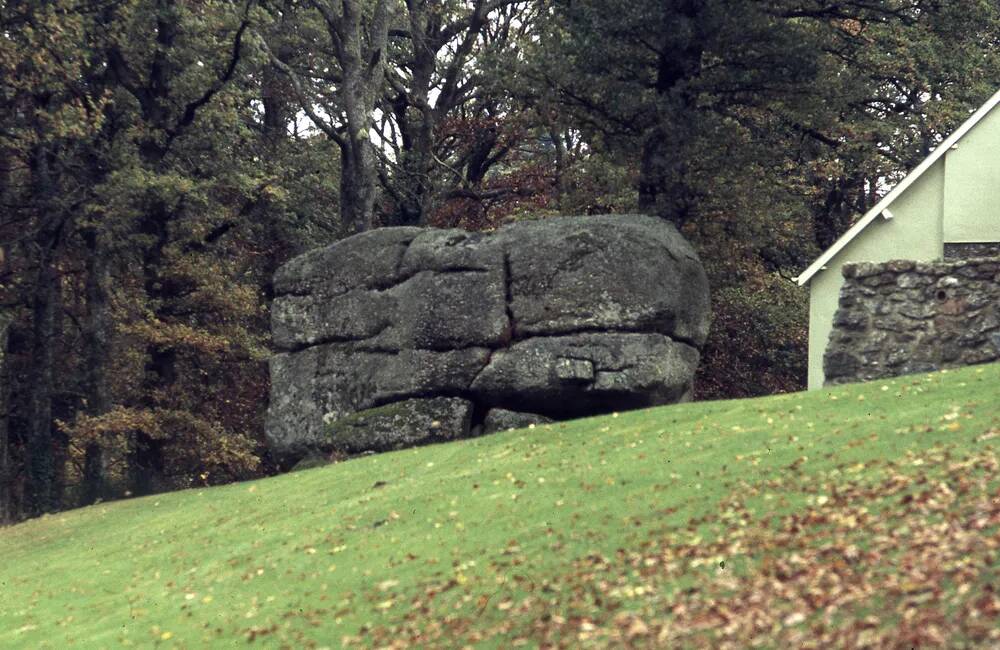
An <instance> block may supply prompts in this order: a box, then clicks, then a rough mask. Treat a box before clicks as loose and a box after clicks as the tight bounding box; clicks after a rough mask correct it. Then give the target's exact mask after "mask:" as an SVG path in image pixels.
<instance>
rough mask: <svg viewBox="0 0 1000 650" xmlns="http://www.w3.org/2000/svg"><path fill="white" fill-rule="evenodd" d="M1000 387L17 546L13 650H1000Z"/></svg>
mask: <svg viewBox="0 0 1000 650" xmlns="http://www.w3.org/2000/svg"><path fill="white" fill-rule="evenodd" d="M998 398H1000V366H997V365H994V366H982V367H977V368H970V369H966V370H962V371H959V372H949V373H941V374H933V375H921V376H914V377H906V378H901V379H897V380H893V381H886V382H878V383H874V384H867V385H857V386H847V387H842V388H838V389H833V390H829V391H820V392H815V393H799V394H792V395H785V396H778V397H772V398H766V399H759V400H743V401H732V402H711V403H699V404H690V405H683V406H676V407H666V408H658V409H651V410H647V411H638V412H632V413H623V414H621V415H615V416H608V417H600V418H591V419H587V420H580V421H575V422H570V423H563V424H558V425H552V426H540V427H537V428H535V429H533V430H522V431H516V432H509V433H505V434H499V435H495V436H490V437H484V438H480V439H476V440H470V441H464V442H458V443H453V444H447V445H438V446H432V447H425V448H421V449H413V450H406V451H402V452H398V453H393V454H386V455H380V456H371V457H366V458H362V459H357V460H352V461H348V462H344V463H340V464H337V465H332V466H329V467H325V468H320V469H315V470H310V471H305V472H298V473H294V474H289V475H285V476H281V477H277V478H273V479H268V480H263V481H258V482H254V483H243V484H239V485H231V486H227V487H222V488H214V489H203V490H188V491H185V492H179V493H174V494H167V495H161V496H157V497H152V498H144V499H135V500H131V501H125V502H120V503H113V504H101V505H98V506H95V507H91V508H86V509H82V510H78V511H73V512H68V513H64V514H60V515H56V516H50V517H44V518H42V519H40V520H35V521H31V522H28V523H26V524H23V525H20V526H17V527H14V528H8V529H5V530H0V558H2V563H0V594H2V597H0V647H4V648H8V647H26V648H44V647H51V648H62V647H67V646H71V647H86V648H91V647H93V648H99V647H118V646H121V645H134V646H141V647H153V646H159V647H165V648H166V647H180V648H199V647H213V646H232V645H233V644H234V642H236V643H237V644H238V645H244V644H245V643H246V642H247V641H250V642H253V643H255V644H257V645H260V646H261V647H278V646H281V645H284V646H287V647H296V648H298V647H326V646H328V647H341V646H342V645H344V644H347V645H352V644H357V645H359V646H368V645H395V646H399V647H403V646H407V645H419V646H461V645H463V644H470V645H478V646H481V647H510V646H512V645H513V646H517V645H525V646H528V647H536V646H539V645H565V646H573V647H579V646H584V647H586V646H609V645H613V646H620V645H623V644H629V645H635V646H658V647H676V646H706V647H707V646H711V647H725V646H726V645H727V644H731V645H732V646H734V647H744V646H746V645H748V644H749V643H750V642H758V643H762V644H764V645H768V646H774V647H803V646H809V645H812V646H814V647H821V648H826V647H836V646H858V645H863V644H869V645H873V646H889V647H910V646H912V645H942V646H948V647H959V646H962V645H983V644H987V645H988V644H997V643H1000V632H998V631H997V629H996V621H997V620H998V616H1000V594H998V588H1000V583H998V581H997V565H998V555H997V554H998V546H1000V531H998V529H1000V490H998V488H1000V473H998V469H1000V460H998V456H1000V454H998V443H1000V399H998Z"/></svg>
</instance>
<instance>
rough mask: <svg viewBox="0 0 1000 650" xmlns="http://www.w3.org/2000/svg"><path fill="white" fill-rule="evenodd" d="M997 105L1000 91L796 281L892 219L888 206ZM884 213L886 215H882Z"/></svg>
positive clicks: (802, 282)
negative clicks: (874, 226)
mask: <svg viewBox="0 0 1000 650" xmlns="http://www.w3.org/2000/svg"><path fill="white" fill-rule="evenodd" d="M997 104H1000V91H998V92H996V93H995V94H994V95H993V96H992V97H990V99H989V100H988V101H987V102H986V103H985V104H983V105H982V106H980V107H979V110H977V111H976V112H975V113H973V114H972V115H971V116H970V117H969V119H967V120H966V121H965V123H964V124H962V126H960V127H958V130H956V131H955V132H954V133H952V134H951V135H949V136H948V137H947V138H945V140H944V141H943V142H942V143H941V144H939V145H938V146H937V147H936V148H935V149H934V151H932V152H931V154H930V155H929V156H928V157H927V158H926V159H924V161H923V162H921V163H920V164H919V165H917V167H916V168H915V169H914V170H913V171H911V172H910V173H909V174H907V175H906V177H905V178H904V179H903V180H901V181H900V182H899V183H898V184H897V185H896V186H895V187H894V188H892V190H891V191H890V192H889V193H888V194H886V195H885V196H884V197H882V199H881V200H880V201H879V202H878V203H876V204H875V206H874V207H873V208H872V209H871V210H869V211H868V212H866V213H865V214H864V216H862V217H861V219H859V220H858V221H857V223H855V224H854V225H853V226H851V227H850V229H848V231H847V232H845V233H844V234H843V235H841V236H840V239H838V240H837V241H835V242H834V243H833V245H832V246H830V248H828V249H826V250H825V251H823V254H822V255H820V256H819V257H817V258H816V261H814V262H813V263H812V264H810V265H809V267H808V268H807V269H806V270H805V271H803V272H802V273H800V274H799V276H798V277H797V278H795V281H796V282H798V284H799V286H800V287H801V286H805V284H806V283H807V282H809V280H811V279H812V277H813V276H814V275H816V274H817V273H819V272H820V271H821V270H823V268H824V267H826V266H827V264H828V263H829V262H830V260H832V259H833V258H834V257H836V256H837V254H838V253H839V252H840V251H842V250H843V249H844V248H845V247H846V246H847V245H848V244H850V243H851V242H852V241H853V240H854V238H855V237H857V236H858V235H860V234H861V232H862V231H863V230H864V229H865V228H867V227H868V225H869V224H871V222H873V221H875V219H876V218H878V217H879V215H882V216H883V217H884V218H886V219H891V218H892V213H891V212H889V206H890V205H892V202H893V201H895V200H896V199H897V198H899V196H900V195H901V194H903V192H905V191H906V190H907V189H908V188H909V187H910V186H911V185H913V184H914V183H915V182H916V181H917V179H919V178H920V177H921V176H923V175H924V172H926V171H927V170H928V169H930V168H931V167H932V166H933V165H934V163H936V162H937V161H938V160H939V159H940V158H941V157H942V156H944V155H945V153H947V152H948V150H949V149H951V148H952V147H954V146H955V145H957V144H958V141H959V140H961V139H962V138H963V137H964V136H965V134H966V133H968V132H969V131H971V130H972V129H973V128H974V127H975V126H976V125H977V124H979V122H980V121H982V119H983V118H984V117H986V116H987V115H989V113H990V111H992V110H993V109H994V108H995V107H996V106H997ZM883 213H885V214H883Z"/></svg>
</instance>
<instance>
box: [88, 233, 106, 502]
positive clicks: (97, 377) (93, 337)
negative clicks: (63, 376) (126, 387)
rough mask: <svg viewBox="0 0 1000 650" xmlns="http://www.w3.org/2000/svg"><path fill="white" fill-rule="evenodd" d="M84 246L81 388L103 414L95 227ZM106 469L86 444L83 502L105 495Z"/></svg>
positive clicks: (99, 255)
mask: <svg viewBox="0 0 1000 650" xmlns="http://www.w3.org/2000/svg"><path fill="white" fill-rule="evenodd" d="M83 239H84V243H85V244H86V246H87V280H86V286H85V295H86V299H87V318H86V322H85V327H84V332H83V346H84V351H83V353H84V363H85V367H84V378H83V389H84V394H85V395H86V400H87V403H86V405H85V408H86V410H87V412H88V413H89V414H90V415H102V414H104V413H106V412H107V411H108V410H109V409H110V407H111V403H110V398H109V396H108V388H107V382H106V368H107V360H108V354H109V353H110V350H109V343H110V340H111V328H112V321H111V313H110V305H109V303H108V292H107V287H108V284H109V273H108V261H107V255H106V251H105V248H104V246H102V245H101V240H100V237H99V235H98V233H97V231H96V230H94V229H87V230H85V231H84V232H83ZM106 478H107V472H106V469H105V458H104V453H103V449H102V446H101V445H100V444H99V442H98V441H94V442H91V443H89V444H88V445H87V448H86V450H85V455H84V466H83V493H82V503H83V505H89V504H92V503H94V502H95V501H97V500H98V499H105V498H107V497H108V493H107V487H106Z"/></svg>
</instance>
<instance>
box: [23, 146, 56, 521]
mask: <svg viewBox="0 0 1000 650" xmlns="http://www.w3.org/2000/svg"><path fill="white" fill-rule="evenodd" d="M52 163H53V156H52V154H51V152H49V151H48V150H47V149H46V148H45V147H44V146H38V147H37V148H36V149H35V151H33V152H32V155H31V164H30V168H31V181H32V190H33V191H32V195H33V196H34V197H36V199H37V206H38V218H39V221H40V224H39V227H38V232H37V233H36V234H35V238H34V244H35V248H36V250H37V251H38V257H37V265H38V271H37V275H36V279H35V287H34V294H33V296H32V299H31V343H30V350H31V361H30V363H29V365H28V372H27V381H26V387H27V395H28V414H27V429H28V432H27V445H26V446H27V463H26V464H27V504H26V505H27V510H28V513H29V514H30V515H40V514H42V513H45V512H51V511H53V510H56V509H58V507H59V505H60V504H59V494H58V487H57V480H56V479H57V473H58V472H59V470H60V468H58V467H57V466H56V457H57V454H56V453H55V445H56V441H55V439H54V436H53V431H52V396H53V392H54V388H55V386H54V379H55V377H54V366H55V344H56V334H57V330H56V315H57V312H58V311H59V309H60V305H61V297H62V296H61V293H60V282H59V280H60V278H59V270H58V269H57V268H56V259H55V258H56V253H57V249H58V247H59V243H60V240H61V238H62V231H63V227H64V226H65V219H63V218H61V217H60V216H59V215H58V208H57V207H56V206H55V196H56V186H55V184H54V182H53V179H52V171H51V165H52Z"/></svg>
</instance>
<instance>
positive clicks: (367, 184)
mask: <svg viewBox="0 0 1000 650" xmlns="http://www.w3.org/2000/svg"><path fill="white" fill-rule="evenodd" d="M340 151H341V159H340V160H341V169H340V219H341V222H342V223H343V224H344V225H345V226H347V227H348V228H349V229H350V231H351V232H354V233H358V232H364V231H365V230H370V229H371V227H372V224H373V222H374V218H375V197H376V191H375V190H376V187H375V165H374V157H375V151H374V149H373V147H372V144H371V142H368V141H367V140H365V141H359V142H352V143H348V146H346V147H341V149H340Z"/></svg>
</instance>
